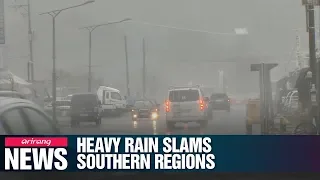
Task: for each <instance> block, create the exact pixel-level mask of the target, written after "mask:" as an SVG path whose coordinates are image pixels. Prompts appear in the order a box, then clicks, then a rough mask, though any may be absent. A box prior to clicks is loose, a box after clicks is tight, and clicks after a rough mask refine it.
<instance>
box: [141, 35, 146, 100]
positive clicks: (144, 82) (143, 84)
mask: <svg viewBox="0 0 320 180" xmlns="http://www.w3.org/2000/svg"><path fill="white" fill-rule="evenodd" d="M142 52H143V63H142V97H143V98H145V97H146V42H145V39H144V38H143V41H142Z"/></svg>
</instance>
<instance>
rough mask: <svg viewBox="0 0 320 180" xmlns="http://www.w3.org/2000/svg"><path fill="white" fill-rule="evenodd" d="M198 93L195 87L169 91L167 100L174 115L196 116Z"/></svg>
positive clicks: (197, 113) (198, 108)
mask: <svg viewBox="0 0 320 180" xmlns="http://www.w3.org/2000/svg"><path fill="white" fill-rule="evenodd" d="M199 99H200V94H199V90H197V89H181V90H180V89H179V90H172V91H169V101H170V104H171V110H172V113H173V116H174V117H192V116H198V115H199V112H200V105H199Z"/></svg>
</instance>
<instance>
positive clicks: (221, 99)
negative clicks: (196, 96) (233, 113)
mask: <svg viewBox="0 0 320 180" xmlns="http://www.w3.org/2000/svg"><path fill="white" fill-rule="evenodd" d="M210 104H211V107H212V108H213V110H226V111H228V112H230V98H229V97H228V95H227V94H226V93H213V94H212V95H211V97H210Z"/></svg>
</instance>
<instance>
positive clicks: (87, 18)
mask: <svg viewBox="0 0 320 180" xmlns="http://www.w3.org/2000/svg"><path fill="white" fill-rule="evenodd" d="M83 1H84V0H31V2H32V7H31V8H32V25H33V29H34V31H35V39H34V61H35V67H36V79H46V78H50V73H51V65H52V21H51V17H50V16H39V15H38V13H40V12H45V11H49V10H53V9H59V8H63V7H67V6H71V5H75V4H79V3H82V2H83ZM14 2H16V3H17V4H21V3H22V4H23V3H25V0H16V1H13V0H5V3H6V7H7V6H9V5H11V4H14ZM5 11H6V36H7V37H6V38H7V39H6V40H7V46H8V56H9V60H8V61H7V65H8V66H9V68H10V69H11V70H12V71H13V72H14V73H16V74H18V75H20V76H21V77H24V78H26V74H27V72H26V62H27V60H28V58H27V57H26V56H27V55H28V44H27V18H26V17H23V16H21V15H20V12H23V10H22V9H21V10H18V11H15V10H14V9H12V8H6V10H5ZM127 17H129V18H132V19H134V20H136V21H142V22H149V23H154V24H162V25H167V26H175V27H181V28H187V29H199V30H204V31H212V32H225V33H228V32H230V33H233V29H234V28H237V27H241V28H242V27H245V28H248V31H249V36H247V37H234V36H226V35H211V34H205V33H196V32H188V31H178V30H172V29H166V28H159V27H152V26H146V25H141V24H135V23H126V24H122V25H116V26H109V27H101V28H99V29H97V30H96V31H95V32H94V35H93V51H92V53H93V58H92V61H93V64H94V65H97V66H98V67H97V68H94V71H95V74H96V75H98V76H102V77H104V78H105V81H108V82H109V81H110V82H111V83H115V82H118V81H119V80H120V81H121V83H122V82H123V80H124V78H125V73H124V72H125V69H124V62H125V56H124V43H123V36H124V35H125V34H126V35H127V36H128V51H129V61H130V72H131V76H132V79H133V80H132V81H133V82H136V81H138V80H139V79H140V74H139V73H137V72H140V70H141V62H142V49H141V46H142V38H143V37H145V38H146V41H147V60H148V63H147V64H148V71H149V72H150V73H152V74H155V75H156V76H160V75H161V76H163V77H164V78H162V79H166V80H167V81H169V80H172V81H173V82H172V83H174V81H179V80H181V81H185V78H176V79H175V80H174V78H170V76H173V75H175V76H176V77H185V75H183V76H179V75H177V74H173V73H177V72H178V71H180V72H181V69H182V68H183V70H184V71H182V72H181V73H183V72H184V73H186V72H187V73H186V75H187V74H189V75H190V73H188V71H189V72H190V71H191V72H193V71H197V72H198V73H197V74H199V73H200V72H202V73H204V74H201V73H200V74H199V77H197V75H192V76H190V78H193V77H195V79H196V81H199V79H201V78H200V77H202V76H213V74H214V75H216V73H213V74H212V72H211V74H210V73H205V72H207V71H209V70H210V67H217V66H218V68H227V69H228V67H229V66H234V68H236V66H237V64H236V63H234V64H232V65H230V64H229V65H226V63H215V64H212V63H209V64H208V63H193V64H190V63H186V61H188V62H190V61H191V62H197V61H199V62H200V61H206V62H208V61H224V60H226V59H230V58H233V59H234V58H236V57H237V56H239V55H242V54H246V55H248V54H250V53H251V56H253V57H256V56H260V58H261V56H263V57H262V59H264V58H266V59H272V60H271V61H281V62H282V63H281V66H280V67H279V68H278V69H277V70H275V71H274V75H273V76H280V75H282V74H283V72H284V69H285V67H286V66H287V64H288V63H287V62H288V60H289V55H290V53H291V52H292V48H293V47H294V45H295V32H294V31H293V30H292V29H296V28H301V29H302V32H301V37H302V49H307V36H306V35H307V34H306V32H305V31H304V30H305V12H304V7H303V6H302V5H301V0H96V2H95V3H93V4H89V5H87V6H83V7H80V8H77V9H72V10H68V11H66V12H63V13H61V14H60V15H59V16H58V17H57V25H56V28H57V29H56V36H57V66H58V68H63V69H65V70H67V71H70V72H72V73H84V72H87V67H86V65H87V61H88V33H86V32H85V31H79V30H78V29H77V28H78V27H82V26H86V25H91V24H98V23H104V22H108V21H117V20H121V19H123V18H127ZM244 52H245V53H244ZM173 61H177V62H179V63H178V64H177V63H176V62H175V63H174V62H173ZM240 63H241V62H240ZM195 64H196V65H195ZM192 68H195V69H192ZM205 68H207V69H208V68H209V69H208V70H204V69H205ZM238 72H239V73H240V71H238ZM159 79H161V78H159ZM121 83H119V86H122V84H121ZM204 83H206V82H204Z"/></svg>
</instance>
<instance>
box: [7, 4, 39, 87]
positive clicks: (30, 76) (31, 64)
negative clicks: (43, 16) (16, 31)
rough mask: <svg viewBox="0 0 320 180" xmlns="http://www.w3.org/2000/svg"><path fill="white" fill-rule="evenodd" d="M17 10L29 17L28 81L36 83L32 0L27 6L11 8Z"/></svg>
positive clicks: (19, 5) (18, 5)
mask: <svg viewBox="0 0 320 180" xmlns="http://www.w3.org/2000/svg"><path fill="white" fill-rule="evenodd" d="M9 7H12V8H15V9H19V8H23V9H24V10H25V11H26V12H27V16H28V39H29V60H28V63H27V72H28V81H31V82H33V81H34V61H33V31H32V27H31V10H30V0H28V3H27V4H16V5H12V6H9Z"/></svg>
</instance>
